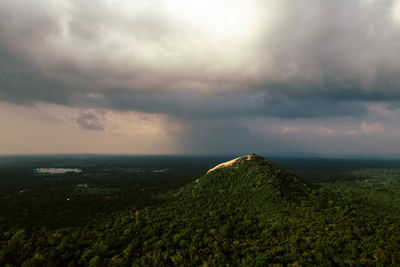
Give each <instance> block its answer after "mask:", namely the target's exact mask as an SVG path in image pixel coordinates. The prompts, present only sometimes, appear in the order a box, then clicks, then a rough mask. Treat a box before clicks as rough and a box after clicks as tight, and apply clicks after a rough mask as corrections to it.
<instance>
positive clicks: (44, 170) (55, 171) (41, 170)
mask: <svg viewBox="0 0 400 267" xmlns="http://www.w3.org/2000/svg"><path fill="white" fill-rule="evenodd" d="M35 171H36V172H37V173H52V174H58V173H67V172H74V173H80V172H82V170H81V169H70V168H37V169H35Z"/></svg>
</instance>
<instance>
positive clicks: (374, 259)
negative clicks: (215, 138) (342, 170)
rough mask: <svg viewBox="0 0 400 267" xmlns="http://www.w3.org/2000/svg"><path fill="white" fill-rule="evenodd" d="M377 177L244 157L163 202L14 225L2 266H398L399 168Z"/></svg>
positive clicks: (7, 233)
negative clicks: (334, 175) (30, 226)
mask: <svg viewBox="0 0 400 267" xmlns="http://www.w3.org/2000/svg"><path fill="white" fill-rule="evenodd" d="M376 172H377V171H375V172H374V171H369V172H365V171H364V172H362V171H358V172H357V171H356V172H355V173H356V174H357V175H359V177H361V176H362V179H361V180H357V181H349V182H343V183H325V184H311V183H308V182H306V181H304V180H303V179H302V178H300V177H298V176H297V175H293V174H291V173H289V172H287V171H285V170H284V169H282V168H280V167H279V166H277V165H276V164H273V163H271V162H270V161H268V160H266V159H264V158H262V157H259V156H255V155H253V156H251V157H250V159H248V158H240V159H239V160H237V161H235V163H234V164H232V165H231V166H229V167H225V168H219V169H216V170H214V171H212V172H210V173H209V174H207V175H204V176H203V177H200V178H198V179H193V180H192V181H191V182H190V183H188V184H186V185H185V186H183V187H181V188H179V189H173V190H169V191H166V192H160V194H159V195H158V197H159V200H160V201H159V203H162V204H157V205H151V206H147V207H145V208H138V209H125V210H121V211H118V212H115V213H112V214H111V213H110V216H108V217H107V216H105V217H99V218H98V219H95V220H92V221H91V222H90V223H89V224H87V225H83V226H77V227H73V226H69V227H61V228H58V229H48V228H41V229H39V230H34V231H28V230H26V229H22V228H20V227H14V228H12V229H9V230H8V231H5V232H4V233H3V234H2V236H1V244H2V250H1V253H0V264H1V265H7V264H8V266H19V265H22V266H67V265H69V266H131V265H132V266H171V265H178V266H200V265H206V266H207V265H208V266H236V265H242V266H266V265H268V264H271V265H292V266H296V265H297V266H298V265H303V266H309V265H324V266H337V265H339V266H348V265H377V264H382V265H396V264H399V263H400V209H399V205H398V204H399V203H400V191H398V190H397V189H398V186H397V185H398V184H399V183H398V181H397V176H395V177H393V176H390V175H389V172H387V176H388V177H389V178H390V179H392V182H383V181H382V180H383V179H384V178H382V176H379V175H377V173H376ZM355 173H354V172H352V173H351V174H352V175H354V174H355ZM392 174H393V173H392ZM395 174H396V173H395ZM349 175H350V173H349Z"/></svg>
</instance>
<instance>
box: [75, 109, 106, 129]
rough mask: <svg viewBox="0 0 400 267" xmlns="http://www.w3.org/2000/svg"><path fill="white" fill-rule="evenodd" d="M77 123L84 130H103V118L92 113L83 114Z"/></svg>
mask: <svg viewBox="0 0 400 267" xmlns="http://www.w3.org/2000/svg"><path fill="white" fill-rule="evenodd" d="M76 123H78V125H79V126H80V127H82V128H84V129H88V130H103V129H104V127H103V125H102V122H101V118H99V116H97V115H96V114H95V113H93V112H91V111H85V112H82V113H81V114H80V115H79V117H78V118H77V119H76Z"/></svg>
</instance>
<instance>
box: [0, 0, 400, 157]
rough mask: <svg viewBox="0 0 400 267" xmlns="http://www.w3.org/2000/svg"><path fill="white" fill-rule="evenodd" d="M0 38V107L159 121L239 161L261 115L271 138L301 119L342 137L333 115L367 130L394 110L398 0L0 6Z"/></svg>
mask: <svg viewBox="0 0 400 267" xmlns="http://www.w3.org/2000/svg"><path fill="white" fill-rule="evenodd" d="M0 36H1V38H0V100H2V101H3V102H4V103H6V102H8V103H16V104H19V105H34V106H35V105H36V104H35V103H50V104H56V105H60V106H65V107H71V108H75V109H79V112H80V113H79V115H77V117H76V118H74V121H75V123H76V124H77V125H79V126H80V127H82V128H84V129H87V130H98V131H105V130H106V128H105V126H104V120H105V116H106V115H105V114H107V112H114V111H115V112H117V111H118V112H120V111H121V112H127V114H128V113H129V114H131V113H132V112H133V113H132V114H134V113H135V112H138V113H146V114H158V115H160V116H164V117H165V118H167V117H168V118H170V119H171V120H174V121H175V122H176V123H177V124H179V125H180V126H179V127H180V128H179V129H182V131H184V133H183V134H182V136H181V137H180V138H182V139H187V140H188V141H187V142H188V143H191V142H194V141H195V142H198V143H199V144H201V143H206V142H209V143H211V144H212V143H215V144H216V145H217V146H220V148H219V149H218V150H219V151H225V150H226V149H231V150H232V151H233V150H235V151H236V150H240V147H242V149H243V148H245V147H253V145H252V143H251V142H250V143H251V144H250V143H249V144H242V145H240V146H238V147H237V148H232V146H233V143H234V140H235V139H237V138H241V139H246V138H252V139H253V140H258V141H259V142H261V141H262V140H263V139H264V138H267V137H266V136H263V135H262V134H260V132H261V131H259V133H257V134H254V131H256V130H255V129H258V127H259V126H257V125H259V124H257V123H256V121H258V120H260V119H264V120H266V121H268V122H269V123H270V125H268V126H265V127H266V128H268V129H273V131H272V132H274V134H273V135H271V136H268V138H275V139H274V140H276V138H277V137H276V136H275V135H284V136H286V137H285V138H288V137H289V136H292V135H294V134H297V135H300V134H301V133H302V132H303V133H304V131H302V129H304V128H306V127H305V122H304V121H308V122H307V123H315V128H313V129H315V131H314V132H315V134H316V135H318V134H319V135H323V136H331V137H333V136H336V137H337V136H344V134H343V135H342V134H338V132H337V130H334V129H333V128H343V129H344V128H345V127H342V126H340V125H339V124H340V122H338V121H337V119H338V118H342V119H343V121H345V120H348V121H350V120H354V121H357V125H358V126H357V127H362V128H360V129H351V127H347V128H348V129H345V130H343V133H344V132H346V131H347V132H348V131H353V132H354V133H357V134H361V133H367V132H368V133H374V134H378V133H383V132H385V129H386V128H385V127H383V126H382V125H383V122H384V120H386V119H387V118H389V117H390V118H392V117H391V116H392V115H390V114H393V113H395V110H397V108H398V107H399V105H398V103H399V101H400V53H399V52H398V51H399V49H400V0H388V1H379V0H354V1H350V2H349V1H345V0H338V1H329V0H322V1H321V0H310V1H307V2H306V3H305V2H293V1H290V0H283V1H282V0H279V1H278V0H276V1H274V0H271V1H261V0H249V1H240V0H233V1H228V0H214V1H212V0H203V1H195V0H186V1H184V0H150V1H144V0H139V1H134V2H132V1H128V0H96V1H94V0H88V1H78V0H60V1H50V0H35V1H33V0H27V1H20V0H16V1H2V2H0ZM377 106H382V107H384V108H385V110H387V112H388V113H386V115H382V113H381V112H380V111H379V110H377V109H375V110H374V109H371V107H377ZM99 110H101V112H100V113H96V112H97V111H99ZM118 114H120V113H118ZM379 116H380V117H379ZM298 120H301V121H302V123H297V121H298ZM326 121H332V123H333V125H325V124H324V122H326ZM363 122H365V124H364V123H363ZM261 124H263V123H261ZM296 124H297V126H296ZM300 124H302V125H300ZM277 125H279V127H278V126H277ZM339 126H340V127H339ZM380 126H382V127H380ZM389 128H390V127H389ZM202 129H207V130H208V131H209V132H207V133H203V134H202V135H200V134H199V132H204V130H202ZM232 132H234V133H235V134H232ZM339 132H341V131H339ZM353 135H354V134H353ZM221 136H225V140H226V144H225V145H224V146H222V145H221V142H220V140H222V139H223V137H221ZM227 136H228V138H227ZM279 138H281V137H279ZM282 140H283V139H282ZM285 140H286V139H285ZM254 142H255V141H254ZM282 142H283V141H282ZM222 143H223V142H222ZM272 143H273V142H272ZM254 146H255V145H254ZM289 146H290V145H288V147H289ZM200 147H201V146H200ZM193 149H197V148H196V147H195V148H193ZM278 150H279V148H278ZM311 150H312V149H311Z"/></svg>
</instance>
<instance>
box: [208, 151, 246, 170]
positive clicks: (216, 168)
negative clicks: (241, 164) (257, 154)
mask: <svg viewBox="0 0 400 267" xmlns="http://www.w3.org/2000/svg"><path fill="white" fill-rule="evenodd" d="M252 156H253V155H246V156H242V157H238V158H235V159H233V160H230V161H227V162H224V163H221V164H218V165H217V166H215V167H214V168H212V169H209V170H208V171H207V174H209V173H210V172H213V171H215V170H218V169H221V168H227V167H231V166H232V165H233V164H235V163H236V162H237V161H239V160H241V159H246V160H250V159H251V158H252Z"/></svg>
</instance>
